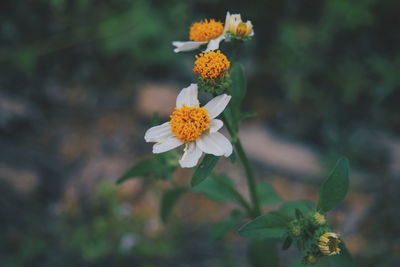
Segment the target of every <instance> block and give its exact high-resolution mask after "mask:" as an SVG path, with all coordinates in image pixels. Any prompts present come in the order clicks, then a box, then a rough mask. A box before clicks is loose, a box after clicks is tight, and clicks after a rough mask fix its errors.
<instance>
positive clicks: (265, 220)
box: [239, 213, 287, 237]
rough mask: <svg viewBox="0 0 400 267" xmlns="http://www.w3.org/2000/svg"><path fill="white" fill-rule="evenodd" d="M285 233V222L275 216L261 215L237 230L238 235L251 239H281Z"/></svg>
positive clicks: (269, 214)
mask: <svg viewBox="0 0 400 267" xmlns="http://www.w3.org/2000/svg"><path fill="white" fill-rule="evenodd" d="M286 231H287V227H286V222H285V220H284V219H282V218H281V217H278V216H276V215H275V214H271V213H267V214H265V215H261V216H259V217H257V218H255V219H254V220H252V221H251V222H248V223H246V224H245V225H243V226H242V227H241V228H240V229H239V234H240V235H243V236H251V237H282V236H283V235H284V234H285V233H286Z"/></svg>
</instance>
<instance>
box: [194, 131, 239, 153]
mask: <svg viewBox="0 0 400 267" xmlns="http://www.w3.org/2000/svg"><path fill="white" fill-rule="evenodd" d="M196 144H197V145H198V146H199V148H200V149H201V150H202V151H203V152H204V153H207V154H213V155H215V156H222V155H224V156H225V157H228V156H230V155H231V154H232V151H233V148H232V144H231V142H229V140H228V139H227V138H226V137H225V136H223V135H222V134H220V133H218V132H216V133H208V134H205V135H203V136H202V137H201V138H200V139H198V140H197V141H196Z"/></svg>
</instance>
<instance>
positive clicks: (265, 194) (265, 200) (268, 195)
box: [257, 183, 282, 205]
mask: <svg viewBox="0 0 400 267" xmlns="http://www.w3.org/2000/svg"><path fill="white" fill-rule="evenodd" d="M257 195H258V199H259V200H260V204H263V205H270V204H275V203H278V202H280V201H282V199H281V198H280V197H279V196H278V194H277V193H276V191H275V189H274V188H273V187H272V186H271V185H270V184H266V183H260V184H258V185H257Z"/></svg>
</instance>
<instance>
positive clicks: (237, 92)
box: [231, 63, 246, 109]
mask: <svg viewBox="0 0 400 267" xmlns="http://www.w3.org/2000/svg"><path fill="white" fill-rule="evenodd" d="M231 79H232V91H231V94H232V104H233V105H234V106H237V107H238V109H240V104H241V103H242V101H243V98H244V97H245V95H246V76H245V74H244V68H243V66H242V64H239V63H235V64H234V65H233V66H232V68H231Z"/></svg>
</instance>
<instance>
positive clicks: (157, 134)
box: [144, 122, 173, 142]
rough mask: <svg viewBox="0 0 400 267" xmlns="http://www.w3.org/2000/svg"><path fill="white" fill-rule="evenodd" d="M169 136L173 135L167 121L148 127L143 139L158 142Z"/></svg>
mask: <svg viewBox="0 0 400 267" xmlns="http://www.w3.org/2000/svg"><path fill="white" fill-rule="evenodd" d="M171 136H173V133H172V132H171V125H169V122H166V123H163V124H161V125H158V126H154V127H151V128H150V129H148V130H147V131H146V133H145V134H144V140H146V142H160V141H162V140H164V139H167V138H168V137H171Z"/></svg>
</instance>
